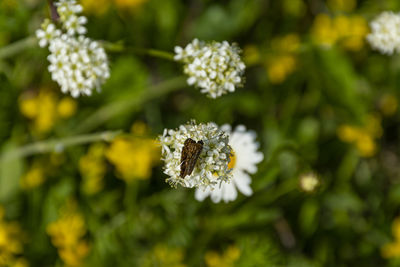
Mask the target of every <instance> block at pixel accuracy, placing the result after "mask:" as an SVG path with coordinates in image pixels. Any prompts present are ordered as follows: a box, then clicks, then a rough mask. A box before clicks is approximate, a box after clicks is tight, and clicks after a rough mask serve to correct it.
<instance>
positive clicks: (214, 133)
mask: <svg viewBox="0 0 400 267" xmlns="http://www.w3.org/2000/svg"><path fill="white" fill-rule="evenodd" d="M188 138H191V139H193V140H194V141H196V142H199V141H202V142H203V148H202V150H201V153H200V155H199V157H198V159H197V161H196V164H195V167H194V169H193V171H192V173H191V174H190V175H187V176H186V177H184V178H182V177H180V171H181V155H182V149H183V147H184V143H185V141H186V140H187V139H188ZM159 140H160V143H161V145H162V160H163V161H164V162H165V166H164V173H165V174H167V175H168V176H169V178H167V179H166V181H167V182H168V183H170V184H171V185H172V186H175V187H176V186H177V185H178V184H180V185H181V186H183V187H198V186H200V185H203V186H211V187H213V186H215V185H216V186H218V185H219V184H220V182H222V181H224V182H227V181H230V179H231V177H232V174H231V171H230V169H229V168H228V164H229V160H230V155H231V147H230V146H229V145H228V141H229V137H228V135H227V134H226V133H224V132H223V131H221V130H220V129H219V128H218V127H217V125H215V124H214V123H206V124H203V123H200V124H196V123H195V121H191V122H189V123H188V124H186V125H181V126H180V127H179V129H176V130H171V129H170V130H168V129H165V130H164V134H163V135H162V136H160V137H159Z"/></svg>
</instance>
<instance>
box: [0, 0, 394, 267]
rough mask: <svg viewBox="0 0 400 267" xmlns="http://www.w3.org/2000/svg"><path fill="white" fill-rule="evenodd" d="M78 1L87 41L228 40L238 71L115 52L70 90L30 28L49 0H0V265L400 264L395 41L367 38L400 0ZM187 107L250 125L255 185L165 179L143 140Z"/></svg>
mask: <svg viewBox="0 0 400 267" xmlns="http://www.w3.org/2000/svg"><path fill="white" fill-rule="evenodd" d="M81 3H82V5H83V6H84V15H85V16H87V17H88V24H87V27H88V34H87V35H88V36H89V37H91V38H93V39H97V40H106V41H107V42H111V43H116V44H124V45H128V46H131V47H137V48H152V49H158V50H163V51H170V52H172V51H173V48H174V46H176V45H180V46H184V45H186V44H187V43H188V42H190V41H191V40H192V39H193V38H199V39H201V40H207V41H211V40H215V41H223V40H227V41H229V42H237V43H238V44H239V46H240V47H241V48H242V49H243V58H244V61H245V62H246V65H247V69H246V74H245V78H246V81H245V86H244V88H238V89H237V90H236V91H235V92H234V93H230V94H228V95H225V96H223V97H220V98H218V99H215V100H213V99H209V98H207V97H205V96H204V95H203V94H201V93H200V92H199V90H197V89H195V88H193V87H191V86H188V85H187V84H186V82H185V78H184V77H183V75H182V66H181V65H180V64H178V63H176V62H172V61H168V60H163V59H160V58H154V57H150V56H144V55H138V54H135V53H129V52H126V51H125V52H115V51H114V52H112V51H109V52H108V57H109V62H110V68H111V77H110V79H109V80H108V81H107V82H106V83H105V84H104V86H103V87H102V91H101V92H100V93H95V94H94V95H93V96H91V97H80V98H78V99H73V98H71V97H70V96H67V95H63V94H62V93H61V92H60V89H59V87H58V85H57V84H56V83H54V82H52V81H51V76H50V74H49V72H48V71H47V66H48V62H47V60H46V57H47V53H48V51H47V49H41V48H39V47H38V46H37V44H36V41H35V40H34V39H32V38H29V37H32V36H34V32H35V30H36V29H38V28H39V27H40V24H41V22H42V20H43V19H44V18H46V17H48V16H49V14H48V7H47V1H39V0H1V1H0V148H1V155H2V158H1V162H0V266H19V267H23V266H175V267H178V266H179V267H181V266H208V267H217V266H222V267H225V266H246V267H247V266H296V267H297V266H316V267H317V266H384V265H387V266H399V265H400V261H399V260H398V258H397V257H400V223H399V219H396V217H397V216H399V206H400V167H399V166H400V158H399V149H400V148H399V145H400V133H399V122H400V114H399V111H398V99H399V96H400V91H399V88H398V87H399V84H400V78H399V77H400V57H399V56H398V55H393V56H384V55H381V54H379V53H377V52H375V51H372V50H371V48H370V47H369V46H368V44H367V43H366V42H365V36H366V34H368V32H369V27H368V22H369V21H370V20H371V19H372V18H373V17H374V16H376V15H378V14H379V13H380V12H382V11H384V10H392V11H399V10H400V2H399V1H397V0H383V1H382V0H358V1H356V0H327V1H326V2H325V1H322V0H282V1H268V0H231V1H228V0H224V1H216V0H214V1H212V0H188V1H183V0H163V1H160V0H112V1H111V0H82V1H81ZM26 38H28V39H26ZM192 118H194V119H196V120H197V121H199V122H209V121H214V122H216V123H217V124H219V125H222V124H224V123H229V124H231V125H238V124H244V125H246V126H247V127H248V128H249V129H254V130H255V131H256V132H257V135H258V141H259V142H260V143H261V151H262V152H263V153H264V161H263V162H262V163H260V164H259V166H258V167H259V169H258V172H257V173H256V174H255V175H252V185H251V186H252V188H253V191H254V193H253V195H252V196H250V197H245V196H243V195H239V196H238V198H237V199H236V201H233V202H230V203H227V204H226V203H218V204H214V203H213V202H211V201H210V200H209V199H206V200H205V201H203V202H198V201H197V200H195V198H194V190H191V189H182V188H178V189H173V188H170V187H169V186H168V185H167V184H166V183H165V181H164V180H165V178H166V177H165V175H164V174H163V172H162V162H161V161H160V152H159V147H158V146H157V144H156V143H155V141H154V140H155V139H156V137H157V135H159V134H162V132H163V130H164V128H176V127H178V126H179V125H180V124H183V123H185V122H187V121H189V120H190V119H192ZM310 173H311V174H312V175H316V177H317V179H319V186H318V187H317V188H316V189H314V190H311V191H310V190H309V188H310V187H307V186H306V187H304V183H307V180H302V179H307V178H306V177H309V175H310ZM308 185H309V183H308ZM301 186H303V188H302V187H301ZM311 189H313V188H312V186H311Z"/></svg>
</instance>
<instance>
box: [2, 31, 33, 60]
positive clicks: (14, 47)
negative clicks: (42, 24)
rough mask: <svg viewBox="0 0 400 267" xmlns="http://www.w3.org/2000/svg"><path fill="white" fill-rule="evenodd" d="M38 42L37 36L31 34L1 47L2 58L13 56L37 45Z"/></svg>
mask: <svg viewBox="0 0 400 267" xmlns="http://www.w3.org/2000/svg"><path fill="white" fill-rule="evenodd" d="M36 42H37V40H36V37H34V36H29V37H26V38H25V39H21V40H18V41H16V42H14V43H11V44H9V45H6V46H4V47H0V59H4V58H8V57H12V56H14V55H16V54H18V53H20V52H21V51H23V50H25V49H27V48H30V47H33V46H34V45H36Z"/></svg>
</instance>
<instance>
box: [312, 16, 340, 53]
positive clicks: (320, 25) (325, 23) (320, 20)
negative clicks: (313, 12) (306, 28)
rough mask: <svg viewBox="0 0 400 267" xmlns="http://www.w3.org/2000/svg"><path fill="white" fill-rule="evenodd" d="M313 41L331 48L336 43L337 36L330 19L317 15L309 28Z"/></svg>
mask: <svg viewBox="0 0 400 267" xmlns="http://www.w3.org/2000/svg"><path fill="white" fill-rule="evenodd" d="M311 36H312V38H313V40H314V41H315V42H316V43H317V44H320V45H324V46H331V45H333V44H334V43H336V40H337V38H338V34H337V32H336V29H335V28H334V27H333V23H332V20H331V18H330V17H329V16H328V15H326V14H318V15H317V16H316V17H315V19H314V22H313V25H312V27H311Z"/></svg>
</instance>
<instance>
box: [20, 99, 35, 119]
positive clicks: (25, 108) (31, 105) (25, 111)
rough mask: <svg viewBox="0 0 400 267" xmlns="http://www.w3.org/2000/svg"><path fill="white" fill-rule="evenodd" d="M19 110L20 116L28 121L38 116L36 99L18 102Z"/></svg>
mask: <svg viewBox="0 0 400 267" xmlns="http://www.w3.org/2000/svg"><path fill="white" fill-rule="evenodd" d="M19 109H20V110H21V113H22V115H24V116H25V117H27V118H29V119H33V118H35V117H36V116H37V114H38V110H37V109H38V101H37V99H36V98H25V99H21V100H20V101H19Z"/></svg>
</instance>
